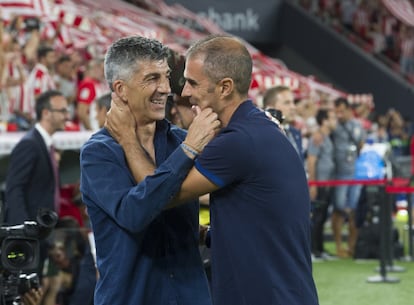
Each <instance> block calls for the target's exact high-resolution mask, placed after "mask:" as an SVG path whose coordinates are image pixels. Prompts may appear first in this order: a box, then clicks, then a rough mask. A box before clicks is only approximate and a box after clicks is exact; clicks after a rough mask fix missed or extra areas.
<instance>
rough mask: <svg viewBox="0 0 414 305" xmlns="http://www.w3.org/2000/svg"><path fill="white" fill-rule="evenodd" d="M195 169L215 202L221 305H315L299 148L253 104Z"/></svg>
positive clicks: (216, 284) (215, 280)
mask: <svg viewBox="0 0 414 305" xmlns="http://www.w3.org/2000/svg"><path fill="white" fill-rule="evenodd" d="M195 166H196V168H197V169H198V170H199V171H200V173H201V174H203V175H204V176H205V177H207V178H208V179H209V180H210V181H212V182H213V183H214V184H216V185H218V186H219V187H220V189H219V190H218V191H216V192H214V193H213V194H211V203H210V209H211V211H210V213H211V250H212V294H213V303H214V304H215V305H229V304H238V305H243V304H254V305H272V304H282V305H285V304H289V305H315V304H318V297H317V293H316V288H315V284H314V281H313V278H312V263H311V255H310V247H309V246H310V199H309V193H308V185H307V179H306V175H305V171H304V168H303V164H302V161H301V160H300V158H299V156H298V154H297V152H296V151H295V149H294V147H293V146H292V145H291V144H290V142H289V140H288V139H287V137H286V136H285V135H284V134H283V133H281V132H280V130H279V128H278V127H277V126H276V124H274V123H273V122H272V121H271V120H269V119H268V118H267V117H266V115H265V114H264V113H263V111H261V110H259V109H258V108H256V107H255V106H254V105H253V103H252V102H251V101H246V102H244V103H242V104H241V105H240V106H239V107H238V109H237V110H236V111H235V113H234V114H233V116H232V118H231V120H230V122H229V124H228V126H227V127H225V128H223V129H222V131H221V132H220V133H219V134H218V135H217V136H216V137H215V138H214V139H213V140H212V141H211V142H210V143H209V144H208V145H207V146H206V148H205V149H204V151H203V153H202V154H201V155H200V156H199V157H198V159H197V161H196V163H195Z"/></svg>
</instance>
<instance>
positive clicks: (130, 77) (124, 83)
mask: <svg viewBox="0 0 414 305" xmlns="http://www.w3.org/2000/svg"><path fill="white" fill-rule="evenodd" d="M168 55H169V50H168V48H167V47H166V46H164V45H162V44H161V43H160V42H158V41H156V40H153V39H147V38H143V37H139V36H131V37H125V38H121V39H119V40H117V41H116V42H114V43H113V44H112V45H111V46H110V47H109V49H108V51H107V53H106V57H105V78H106V80H107V81H108V84H109V86H110V88H111V90H112V91H113V93H112V98H115V97H116V98H118V100H119V101H120V102H121V103H122V104H123V106H124V107H125V108H124V110H125V111H126V112H128V114H129V115H130V116H131V117H132V120H133V122H134V127H135V129H134V131H133V137H131V138H128V139H127V140H126V141H119V142H118V143H117V141H116V140H115V138H113V137H112V136H111V134H110V133H109V132H108V129H107V128H102V129H101V130H99V131H98V132H97V133H95V134H94V135H93V136H92V137H91V138H90V139H89V141H88V142H87V143H86V144H85V145H84V146H83V147H82V149H81V154H80V166H81V182H80V190H81V193H82V198H83V201H84V202H85V204H86V206H87V208H88V214H89V217H90V220H91V225H92V230H93V233H94V237H95V242H96V258H97V261H96V263H97V268H98V271H99V279H98V283H97V286H96V290H95V305H103V304H111V305H136V304H151V305H165V304H180V305H210V304H211V299H210V295H209V288H208V282H207V278H206V275H205V272H204V269H203V264H202V261H201V258H200V253H199V250H198V245H199V224H198V209H199V204H198V200H196V199H194V200H187V201H186V203H187V204H185V205H182V206H179V207H172V208H169V209H166V208H167V204H168V202H169V200H168V198H171V197H172V196H173V195H174V194H175V193H176V192H177V191H178V190H179V188H180V185H181V183H182V182H183V180H184V178H185V177H186V176H187V174H188V171H189V170H190V169H191V167H192V166H193V163H194V158H195V154H196V152H200V151H202V150H203V148H204V146H205V145H206V143H207V142H208V141H210V140H211V139H212V137H213V136H214V135H215V131H216V128H217V127H218V126H219V122H218V121H217V115H216V114H215V113H213V112H212V110H211V109H205V110H204V111H200V112H199V114H198V115H197V116H196V117H195V119H194V121H193V123H192V125H191V126H190V128H189V129H188V132H187V133H186V131H184V130H183V129H180V128H178V127H175V126H172V125H171V124H170V123H169V122H168V121H167V120H165V118H164V117H165V106H166V102H167V97H168V95H169V94H170V73H171V71H170V67H169V66H168V63H167V57H168ZM111 109H112V107H111ZM111 111H112V110H111ZM119 124H120V125H123V124H125V122H120V123H119ZM130 140H131V142H129V141H130ZM120 144H121V145H122V146H123V147H139V149H140V151H142V152H144V153H143V154H142V155H141V156H142V159H138V160H136V159H135V160H133V161H134V162H136V163H134V167H133V166H131V158H129V156H128V155H125V154H124V152H123V150H122V147H121V145H120ZM167 158H168V159H167ZM166 160H167V161H166ZM164 161H165V162H164ZM163 162H164V163H163ZM148 164H149V165H148ZM161 164H162V165H161ZM128 166H129V167H130V168H131V170H130V169H129V167H128ZM148 166H150V167H151V168H153V167H157V170H156V172H155V174H154V175H152V176H151V177H147V178H145V176H142V175H141V176H139V175H137V174H136V173H137V171H136V169H135V168H136V167H138V169H142V168H141V167H143V168H144V169H146V168H147V167H148ZM144 178H145V179H144Z"/></svg>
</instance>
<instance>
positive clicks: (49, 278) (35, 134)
mask: <svg viewBox="0 0 414 305" xmlns="http://www.w3.org/2000/svg"><path fill="white" fill-rule="evenodd" d="M67 107H68V104H67V101H66V99H65V98H64V97H63V95H62V94H61V93H60V92H59V91H56V90H49V91H46V92H44V93H42V94H40V95H39V96H38V98H37V100H36V116H37V118H38V120H37V123H36V124H35V126H34V127H33V128H32V129H31V130H29V131H28V132H27V134H26V135H25V136H24V137H23V138H22V139H21V140H20V141H19V143H18V144H17V145H16V146H15V147H14V149H13V151H12V153H11V155H10V162H9V168H8V171H7V177H6V191H5V210H6V213H5V223H7V224H10V225H16V224H22V223H23V222H24V221H26V220H36V216H37V214H38V212H39V210H40V209H42V208H44V209H49V210H52V211H56V212H57V213H58V212H59V200H60V197H59V177H58V168H57V162H56V159H54V158H55V151H54V148H53V143H52V135H53V134H54V133H55V132H56V131H58V130H63V128H64V126H65V122H66V121H67V119H68V109H67ZM41 258H42V259H41V265H40V266H39V269H38V274H39V276H40V277H41V278H42V286H43V290H44V292H45V295H44V299H45V301H44V304H45V305H49V304H55V303H54V302H56V295H57V289H58V287H59V284H58V283H57V282H56V281H55V280H56V275H57V270H56V269H53V267H51V268H50V269H49V268H47V266H48V265H47V264H48V261H47V259H46V258H47V253H46V247H45V245H43V246H42V247H41ZM44 264H46V265H45V268H43V266H44ZM49 266H52V265H51V264H49ZM43 269H45V270H47V271H46V272H45V273H43Z"/></svg>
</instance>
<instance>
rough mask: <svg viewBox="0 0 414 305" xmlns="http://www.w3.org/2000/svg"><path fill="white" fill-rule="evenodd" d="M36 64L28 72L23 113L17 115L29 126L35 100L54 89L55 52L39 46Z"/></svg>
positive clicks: (32, 119) (32, 118)
mask: <svg viewBox="0 0 414 305" xmlns="http://www.w3.org/2000/svg"><path fill="white" fill-rule="evenodd" d="M37 60H38V62H37V64H36V65H35V66H34V68H33V69H32V71H31V72H30V74H29V76H28V78H27V81H26V95H25V101H24V107H23V113H19V115H20V116H21V117H22V118H23V119H25V120H26V121H27V124H28V126H27V127H29V125H31V124H32V123H33V122H34V120H35V100H36V99H37V97H38V96H39V95H40V94H41V93H43V92H46V91H48V90H52V89H55V88H56V85H55V82H54V80H53V76H52V74H53V69H54V66H55V63H56V52H55V50H54V49H53V48H51V47H49V46H45V45H41V46H40V47H39V48H38V49H37Z"/></svg>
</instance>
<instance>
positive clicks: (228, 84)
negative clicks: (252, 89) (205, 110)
mask: <svg viewBox="0 0 414 305" xmlns="http://www.w3.org/2000/svg"><path fill="white" fill-rule="evenodd" d="M219 85H220V94H221V95H222V96H223V97H227V96H229V95H231V94H232V93H233V91H234V82H233V80H232V79H231V78H229V77H226V78H223V79H222V80H221V81H220V83H219Z"/></svg>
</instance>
